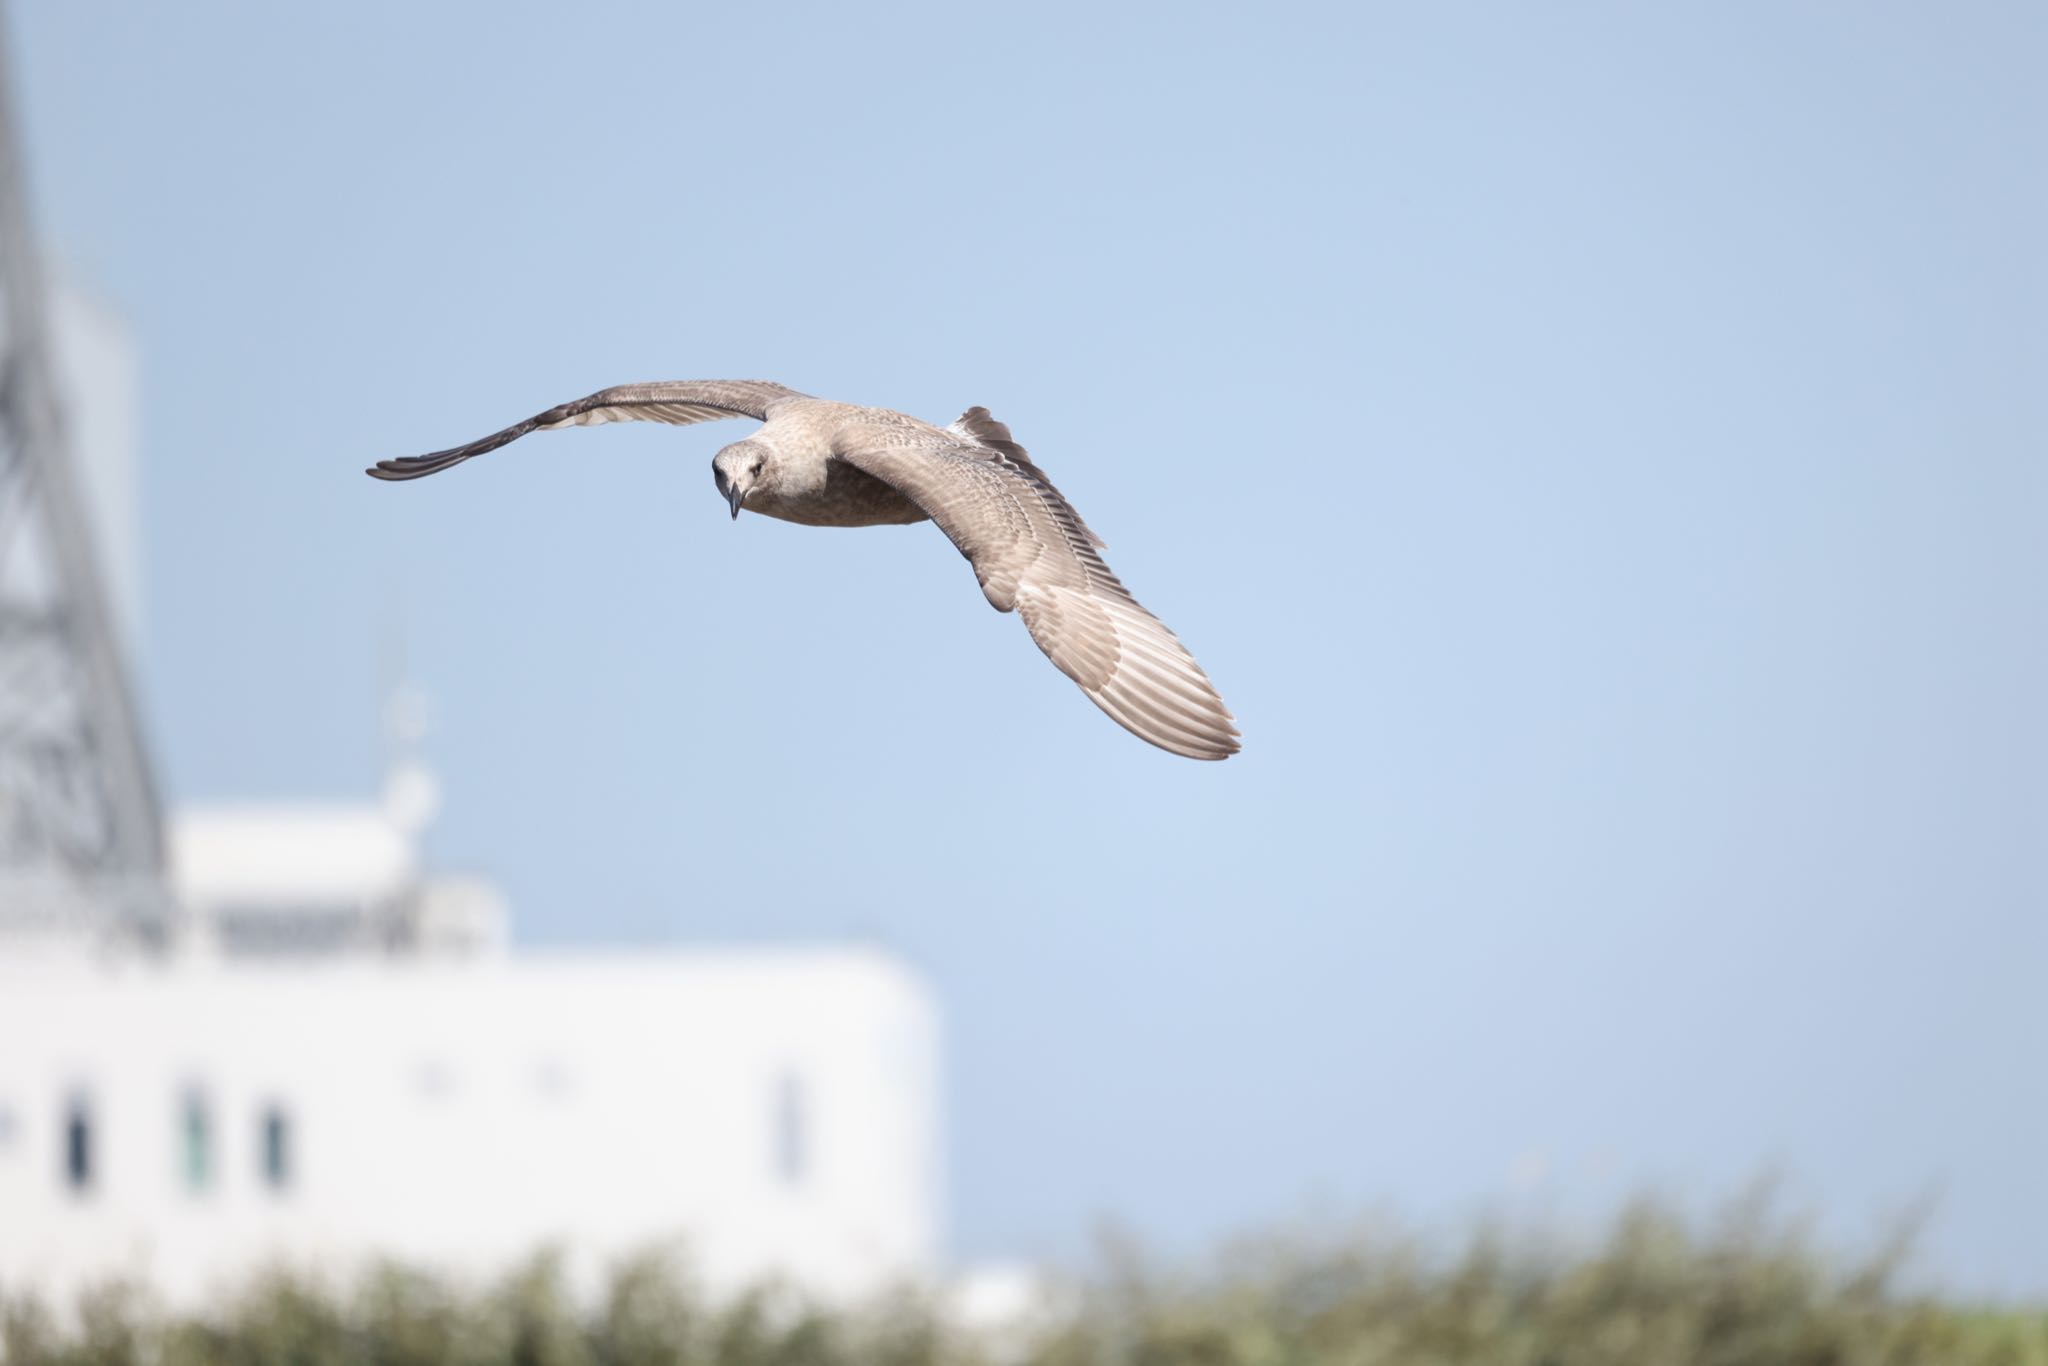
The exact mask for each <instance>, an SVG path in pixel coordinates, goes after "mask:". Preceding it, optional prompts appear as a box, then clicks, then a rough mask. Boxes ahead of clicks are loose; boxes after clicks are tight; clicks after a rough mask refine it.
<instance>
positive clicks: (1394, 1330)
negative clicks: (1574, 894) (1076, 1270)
mask: <svg viewBox="0 0 2048 1366" xmlns="http://www.w3.org/2000/svg"><path fill="white" fill-rule="evenodd" d="M1103 1260H1104V1266H1103V1269H1102V1270H1100V1271H1099V1272H1098V1273H1096V1274H1095V1275H1094V1276H1092V1277H1091V1278H1089V1279H1087V1280H1086V1281H1083V1282H1079V1283H1076V1284H1074V1285H1071V1286H1069V1287H1067V1288H1066V1289H1064V1290H1062V1291H1061V1292H1059V1293H1058V1294H1055V1295H1053V1296H1052V1297H1051V1302H1050V1303H1048V1304H1047V1305H1046V1306H1044V1307H1043V1308H1042V1310H1040V1311H1039V1312H1038V1313H1037V1314H1036V1315H1035V1316H1034V1317H1033V1318H1032V1319H1031V1320H1030V1321H1028V1322H1024V1323H1019V1324H1016V1325H1010V1326H1006V1327H1004V1328H1002V1329H1001V1330H1000V1331H995V1330H987V1329H983V1330H978V1331H970V1330H968V1329H966V1328H964V1327H961V1326H959V1325H958V1324H954V1323H950V1322H948V1320H947V1318H946V1316H945V1315H944V1314H943V1313H942V1312H941V1311H940V1309H939V1308H938V1306H936V1305H935V1304H933V1303H932V1302H931V1301H929V1300H927V1299H925V1298H922V1297H920V1296H918V1295H915V1294H909V1293H906V1294H903V1295H900V1296H896V1297H891V1298H889V1299H886V1300H884V1301H881V1302H877V1303H874V1304H870V1305H868V1306H866V1307H864V1308H862V1309H859V1310H854V1311H836V1312H835V1311H828V1310H825V1309H821V1308H818V1307H816V1306H812V1305H808V1304H806V1303H804V1302H803V1301H802V1300H800V1299H799V1298H798V1297H796V1296H794V1295H791V1294H789V1293H787V1292H785V1291H779V1290H775V1289H764V1290H761V1291H757V1292H755V1293H753V1294H749V1295H746V1296H743V1297H741V1298H739V1299H736V1300H732V1301H729V1302H725V1303H721V1304H713V1303H711V1302H709V1301H707V1299H706V1298H705V1297H703V1296H702V1295H700V1294H699V1293H697V1292H696V1291H694V1290H693V1289H692V1288H691V1286H690V1284H689V1282H688V1280H687V1278H686V1277H684V1276H682V1275H680V1274H678V1273H677V1271H676V1270H675V1267H674V1264H673V1263H671V1262H670V1261H667V1260H664V1259H662V1258H659V1257H649V1258H646V1259H643V1260H641V1261H638V1262H635V1263H633V1264H631V1265H628V1266H625V1267H622V1268H620V1269H619V1270H618V1271H617V1272H616V1273H615V1274H614V1275H613V1276H612V1278H611V1280H610V1282H609V1284H608V1285H607V1286H606V1287H605V1288H604V1289H603V1290H602V1291H600V1292H599V1293H598V1294H596V1295H595V1296H593V1297H591V1298H589V1299H588V1300H587V1301H585V1300H579V1299H577V1298H576V1297H574V1296H572V1295H571V1293H570V1292H569V1289H568V1287H567V1284H566V1282H565V1278H564V1276H563V1275H562V1272H561V1269H560V1267H559V1265H558V1263H557V1262H556V1261H555V1260H554V1259H552V1258H549V1257H542V1258H540V1259H538V1260H536V1261H535V1262H533V1263H532V1264H530V1265H529V1266H527V1267H526V1268H525V1269H524V1270H522V1271H520V1272H519V1273H518V1274H516V1275H514V1276H512V1277H510V1278H508V1279H507V1280H505V1281H504V1282H502V1283H501V1284H499V1285H497V1286H495V1287H492V1288H489V1289H487V1290H483V1291H479V1292H475V1293H462V1292H458V1291H456V1290H453V1289H451V1288H450V1287H449V1286H448V1285H446V1284H444V1283H441V1282H438V1281H436V1280H434V1279H431V1278H429V1277H425V1276H421V1275H417V1274H414V1273H410V1272H405V1271H401V1270H397V1269H390V1268H387V1269H384V1270H381V1271H378V1272H376V1273H374V1274H372V1275H369V1276H367V1277H366V1278H365V1279H363V1280H362V1281H361V1282H360V1283H358V1284H356V1285H354V1286H352V1287H350V1288H348V1289H346V1290H336V1289H333V1288H329V1287H323V1286H321V1285H319V1284H317V1283H314V1282H312V1281H308V1280H304V1279H296V1278H293V1277H289V1276H283V1275H279V1276H273V1277H270V1278H268V1279H266V1280H264V1281H263V1282H262V1283H260V1284H257V1285H254V1286H252V1287H250V1288H249V1289H248V1290H247V1291H246V1292H245V1293H244V1294H242V1295H241V1296H240V1297H238V1298H237V1299H236V1300H235V1301H234V1302H232V1303H230V1304H227V1305H224V1306H223V1307H221V1308H220V1309H219V1310H218V1311H217V1312H214V1313H210V1314H205V1315H198V1316H183V1315H177V1314H172V1313H167V1312H164V1311H162V1310H160V1309H158V1308H156V1307H154V1306H153V1305H152V1304H151V1303H150V1301H149V1300H148V1298H147V1297H146V1296H144V1295H142V1294H139V1293H137V1292H135V1291H133V1290H127V1289H122V1288H120V1287H110V1288H108V1289H105V1290H103V1291H100V1292H98V1293H96V1294H94V1295H91V1296H89V1297H87V1299H86V1300H85V1302H83V1303H82V1304H80V1305H78V1306H76V1312H75V1313H68V1314H65V1315H62V1316H59V1315H57V1314H54V1313H52V1312H51V1311H50V1310H49V1309H48V1308H46V1307H43V1306H38V1305H35V1304H32V1303H29V1302H26V1301H22V1300H8V1301H5V1302H4V1303H0V1361H4V1362H5V1363H7V1366H41V1364H42V1363H66V1364H71V1363H75V1364H76V1366H87V1364H88V1363H90V1364H91V1366H116V1364H117V1363H130V1362H134V1363H146V1364H147V1366H242V1364H244V1363H246V1364H247V1366H259V1363H260V1364H261V1366H328V1363H333V1366H430V1364H432V1366H443V1364H444V1363H460V1364H462V1366H485V1364H486V1363H493V1364H495V1363H508V1364H516V1366H656V1364H657V1363H661V1364H663V1366H672V1364H673V1366H680V1364H683V1363H687V1364H688V1366H1180V1363H1187V1364H1188V1366H1240V1364H1241V1366H1322V1364H1323V1363H1331V1364H1332V1366H1338V1364H1341V1366H1373V1364H1374V1363H1418V1364H1423V1363H1427V1364H1428V1366H1436V1364H1437V1363H1487V1364H1488V1366H1493V1364H1495V1363H1498V1364H1499V1366H1681V1364H1687V1366H1689V1364H1691V1363H1699V1364H1700V1366H1779V1364H1780V1363H1783V1366H1836V1364H1839V1366H1863V1364H1864V1363H1870V1364H1872V1366H1877V1364H1878V1363H1883V1364H1884V1366H1906V1364H1907V1363H1928V1364H1929V1366H2048V1311H2044V1310H2024V1311H2023V1310H2015V1309H2002V1310H1990V1309H1978V1308H1968V1307H1962V1306H1957V1305H1953V1304H1947V1303H1943V1302H1940V1301H1938V1300H1935V1299H1930V1298H1925V1297H1920V1296H1915V1295H1911V1294H1907V1293H1904V1292H1902V1291H1900V1290H1898V1289H1897V1288H1896V1286H1895V1277H1894V1275H1893V1272H1894V1269H1895V1267H1896V1265H1897V1263H1898V1260H1899V1249H1896V1248H1894V1249H1889V1250H1887V1252H1885V1253H1884V1254H1883V1255H1880V1256H1878V1257H1875V1258H1872V1259H1869V1260H1868V1261H1866V1262H1865V1263H1863V1264H1859V1265H1850V1266H1839V1265H1836V1264H1834V1263H1833V1262H1832V1261H1831V1260H1830V1259H1828V1258H1826V1257H1824V1256H1822V1255H1820V1254H1818V1253H1816V1252H1814V1251H1813V1250H1812V1249H1811V1248H1810V1247H1809V1246H1808V1245H1807V1243H1806V1242H1805V1240H1804V1239H1803V1238H1802V1237H1801V1236H1800V1233H1799V1231H1798V1229H1797V1228H1796V1226H1793V1225H1790V1224H1788V1223H1786V1222H1785V1221H1783V1220H1773V1219H1770V1218H1768V1217H1766V1216H1765V1215H1763V1214H1762V1213H1760V1212H1759V1210H1758V1209H1757V1208H1755V1207H1748V1206H1746V1207H1744V1210H1743V1211H1742V1212H1739V1213H1738V1214H1737V1215H1736V1216H1734V1217H1731V1218H1728V1219H1726V1220H1724V1221H1723V1223H1722V1225H1721V1226H1720V1227H1719V1228H1717V1229H1715V1230H1712V1231H1708V1232H1701V1231H1698V1230H1696V1229H1694V1228H1691V1227H1688V1226H1687V1225H1686V1224H1685V1223H1684V1222H1683V1221H1682V1220H1680V1219H1678V1218H1676V1217H1674V1216H1672V1215H1671V1214H1669V1213H1668V1212H1665V1211H1662V1210H1659V1209H1656V1208H1651V1207H1647V1206H1646V1207H1638V1208H1636V1209H1634V1210H1631V1211H1630V1212H1628V1213H1627V1214H1625V1215H1624V1216H1623V1217H1622V1218H1621V1219H1620V1220H1619V1221H1618V1222H1617V1224H1616V1226H1615V1228H1614V1229H1613V1231H1612V1233H1611V1234H1610V1235H1609V1236H1608V1238H1607V1239H1606V1241H1605V1242H1604V1244H1602V1245H1601V1246H1599V1247H1597V1248H1594V1249H1591V1250H1589V1251H1585V1252H1581V1253H1576V1254H1574V1253H1569V1252H1565V1251H1562V1250H1560V1249H1559V1248H1558V1247H1556V1246H1554V1245H1548V1244H1545V1243H1543V1242H1542V1241H1541V1240H1535V1239H1522V1240H1516V1239H1511V1238H1507V1237H1503V1236H1497V1235H1491V1234H1482V1235H1481V1236H1479V1237H1477V1238H1476V1239H1474V1240H1473V1241H1472V1243H1471V1244H1470V1245H1469V1246H1468V1247H1467V1248H1466V1249H1465V1250H1464V1251H1463V1252H1462V1253H1461V1254H1459V1255H1457V1256H1452V1257H1431V1256H1429V1255H1428V1254H1427V1253H1426V1252H1425V1251H1423V1250H1422V1249H1421V1248H1420V1246H1419V1245H1417V1244H1416V1243H1414V1242H1412V1241H1407V1240H1401V1239H1390V1238H1380V1237H1347V1238H1342V1239H1335V1238H1328V1237H1320V1238H1319V1237H1312V1236H1302V1235H1295V1236H1286V1237H1276V1238H1269V1239H1265V1240H1262V1241H1260V1242H1257V1243H1248V1244H1245V1245H1242V1246H1240V1247H1238V1248H1236V1249H1234V1250H1233V1251H1231V1252H1230V1253H1229V1254H1227V1255H1225V1256H1224V1257H1222V1258H1220V1259H1219V1260H1218V1263H1217V1265H1216V1266H1215V1267H1214V1268H1213V1269H1210V1270H1207V1271H1204V1272H1201V1273H1188V1272H1172V1271H1163V1270H1160V1269H1158V1268H1155V1267H1153V1266H1150V1265H1148V1264H1146V1263H1145V1261H1144V1260H1143V1259H1142V1258H1140V1257H1138V1256H1136V1255H1134V1254H1132V1253H1130V1252H1128V1251H1124V1250H1119V1249H1117V1248H1115V1247H1112V1248H1111V1249H1110V1250H1109V1251H1108V1252H1107V1253H1106V1255H1105V1257H1104V1259H1103Z"/></svg>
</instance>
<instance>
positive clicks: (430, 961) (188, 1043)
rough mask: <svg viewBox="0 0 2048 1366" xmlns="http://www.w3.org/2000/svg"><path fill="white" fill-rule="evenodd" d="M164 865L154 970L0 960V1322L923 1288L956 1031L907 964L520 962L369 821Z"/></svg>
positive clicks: (185, 854) (300, 829) (372, 814)
mask: <svg viewBox="0 0 2048 1366" xmlns="http://www.w3.org/2000/svg"><path fill="white" fill-rule="evenodd" d="M175 845H176V848H177V850H178V852H179V858H180V862H179V868H180V876H179V890H180V894H181V899H182V903H183V905H184V906H185V908H186V909H187V912H188V919H187V922H186V926H185V930H184V932H183V933H182V934H181V936H180V941H179V942H180V950H179V952H177V953H176V954H174V955H173V957H172V958H170V959H169V960H165V961H155V960H149V961H137V960H128V961H95V960H94V959H93V958H92V957H91V956H89V955H88V954H86V953H84V952H76V953H68V954H58V955H52V954H51V953H50V952H48V951H47V949H45V951H43V952H40V953H36V954H33V955H9V954H8V953H7V951H6V948H5V947H4V944H0V1040H4V1041H5V1043H4V1046H0V1290H7V1291H13V1290H21V1289H34V1290H38V1291H40V1292H43V1293H45V1294H52V1295H55V1296H57V1297H59V1298H60V1299H61V1298H66V1297H68V1296H69V1295H70V1294H71V1293H73V1292H74V1291H75V1290H76V1289H78V1288H80V1287H82V1286H84V1285H87V1284H90V1283H92V1282H93V1281H95V1280H101V1279H105V1278H106V1277H108V1276H110V1275H116V1274H120V1275H127V1276H135V1277H140V1278H142V1279H143V1280H145V1281H147V1282H148V1283H150V1284H152V1285H154V1286H155V1287H157V1288H158V1289H160V1290H161V1291H163V1292H164V1293H165V1294H167V1295H168V1296H170V1297H171V1298H172V1299H174V1300H177V1301H182V1302H193V1301H197V1300H202V1299H204V1298H205V1297H206V1296H207V1295H208V1293H209V1292H210V1291H212V1290H214V1289H216V1288H220V1287H224V1286H229V1285H232V1284H234V1283H236V1282H238V1281H241V1280H244V1279H246V1278H247V1277H248V1276H249V1275H250V1274H251V1273H252V1272H254V1271H255V1270H257V1269H259V1268H260V1267H261V1266H263V1265H265V1264H269V1263H275V1262H280V1261H282V1262H284V1263H288V1264H291V1265H296V1266H301V1267H313V1268H318V1269H323V1270H332V1271H339V1272H346V1271H347V1270H348V1269H349V1268H350V1267H352V1266H356V1265H360V1264H361V1263H362V1262H363V1261H364V1260H366V1259H369V1258H374V1257H395V1258H398V1259H400V1260H403V1261H406V1262H409V1263H413V1264H418V1265H424V1266H428V1267H432V1268H438V1269H440V1270H443V1271H446V1272H452V1273H456V1274H459V1275H465V1276H474V1277H484V1276H488V1275H491V1274H493V1273H495V1272H498V1271H501V1270H503V1269H505V1268H506V1267H507V1266H509V1265H511V1264H513V1263H515V1262H517V1261H519V1260H520V1259H523V1258H525V1257H527V1256H530V1255H531V1254H533V1253H534V1252H536V1251H538V1250H540V1249H541V1248H543V1247H547V1246H553V1247H558V1248H560V1249H561V1250H563V1251H564V1252H565V1253H566V1254H567V1255H568V1257H569V1261H570V1266H571V1268H572V1270H577V1271H580V1272H584V1273H594V1272H597V1271H600V1270H601V1269H602V1267H603V1266H604V1265H605V1264H606V1263H608V1262H611V1261H614V1260H617V1259H619V1258H623V1257H625V1256H629V1255H631V1254H633V1253H635V1252H639V1251H644V1250H647V1249H649V1248H652V1247H655V1246H662V1245H680V1246H681V1247H682V1248H683V1250H684V1252H685V1254H686V1256H687V1257H688V1259H689V1261H690V1263H691V1264H692V1265H693V1266H694V1268H695V1269H696V1270H697V1272H698V1274H700V1275H701V1276H702V1277H703V1279H704V1280H705V1282H706V1283H707V1284H708V1285H710V1286H711V1287H713V1288H714V1289H716V1288H736V1287H738V1286H740V1285H742V1284H744V1283H746V1282H749V1281H752V1280H756V1279H759V1278H762V1277H767V1276H778V1277H782V1278H785V1279H788V1280H791V1281H794V1282H795V1283H797V1284H800V1285H802V1286H804V1287H805V1288H807V1289H810V1290H812V1291H813V1292H815V1293H818V1294H820V1295H822V1296H825V1297H830V1298H844V1297H852V1296H857V1295H860V1294H863V1293H866V1292H870V1291H873V1290H876V1289H879V1288H881V1287H883V1286H886V1285H887V1284H889V1283H891V1282H893V1281H897V1280H902V1279H922V1278H924V1277H926V1276H928V1275H930V1274H931V1273H933V1272H934V1271H935V1270H936V1254H937V1224H938V1208H937V1175H938V1170H939V1161H938V1157H939V1153H938V1129H937V1056H936V1055H937V1044H938V1024H937V1018H936V1015H935V1012H934V1010H933V1008H932V1005H931V1002H930V999H929V997H928V995H927V993H926V991H925V990H924V988H923V986H922V985H921V984H920V983H919V981H918V980H917V979H916V978H915V977H914V976H913V975H912V974H911V973H909V972H908V971H906V970H905V968H904V967H903V966H902V965H901V964H900V963H898V962H896V961H895V960H893V959H892V958H890V957H888V956H886V955H884V954H881V953H878V952H875V951H872V950H866V949H819V950H811V951H801V950H721V951H693V952H683V951H655V952H643V951H635V952H633V953H630V954H628V953H615V952H605V953H550V954H526V953H518V954H511V953H507V952H506V951H505V948H504V937H503V933H502V908H501V907H500V906H499V905H498V904H497V901H496V898H495V896H494V894H493V893H492V892H491V891H490V889H489V888H488V887H487V886H483V885H480V884H477V883H473V882H442V883H437V882H435V881H433V880H430V879H421V878H420V877H419V876H418V875H417V873H416V871H415V870H414V869H413V868H412V866H411V862H412V861H411V856H410V844H409V841H408V840H407V839H406V838H405V837H404V836H402V835H400V834H399V833H397V832H396V831H394V830H393V829H392V828H391V827H390V826H389V825H388V823H385V822H384V821H383V819H382V817H381V813H380V812H379V811H378V810H377V809H375V808H361V809H349V808H326V809H321V808H308V809H301V810H292V809H285V810H261V809H243V810H235V811H228V812H220V813H203V814H200V815H196V816H192V817H187V818H185V819H183V820H181V821H179V822H178V823H177V825H176V827H175Z"/></svg>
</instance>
